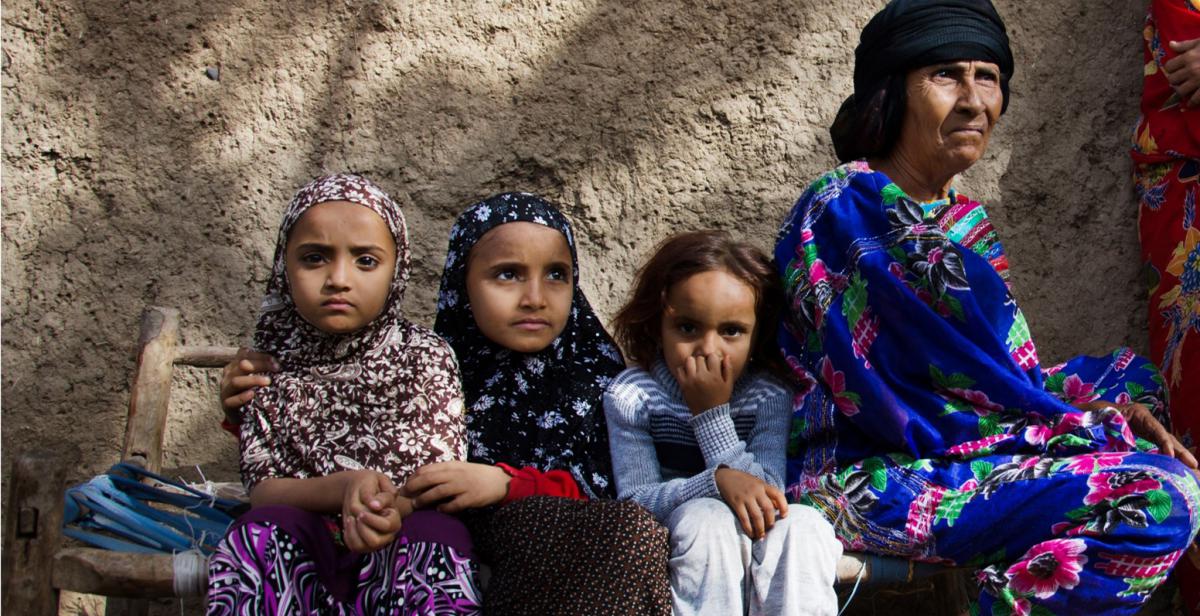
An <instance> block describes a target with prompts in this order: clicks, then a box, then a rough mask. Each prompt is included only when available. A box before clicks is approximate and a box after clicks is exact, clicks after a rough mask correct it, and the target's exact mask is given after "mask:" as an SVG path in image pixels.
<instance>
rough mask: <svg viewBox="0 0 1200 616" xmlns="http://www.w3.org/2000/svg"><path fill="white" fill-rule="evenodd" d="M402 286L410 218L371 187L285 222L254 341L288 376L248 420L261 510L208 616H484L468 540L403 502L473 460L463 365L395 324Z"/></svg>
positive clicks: (251, 470)
mask: <svg viewBox="0 0 1200 616" xmlns="http://www.w3.org/2000/svg"><path fill="white" fill-rule="evenodd" d="M408 273H409V253H408V237H407V232H406V229H405V225H404V217H403V215H402V214H401V212H400V208H399V207H398V206H397V205H396V204H395V203H394V202H393V201H392V200H391V199H390V198H389V197H388V196H387V195H386V194H384V193H383V191H382V190H380V189H379V187H377V186H375V185H374V184H372V183H371V182H369V181H368V180H366V179H364V178H362V177H358V176H353V175H334V176H329V177H324V178H320V179H317V180H314V181H313V182H312V183H310V184H308V185H307V186H305V187H304V188H303V189H301V190H300V192H299V193H297V194H296V197H295V198H294V199H293V200H292V202H291V204H290V205H289V206H288V208H287V211H286V212H285V214H284V217H283V223H282V224H281V225H280V229H279V237H278V244H277V245H276V249H275V260H274V267H273V269H272V272H271V278H270V281H269V282H268V284H267V294H266V297H265V298H264V300H263V305H262V313H261V315H260V316H259V320H258V327H257V329H256V331H255V337H254V342H255V346H256V347H257V349H259V351H261V352H263V353H268V354H270V355H271V356H273V357H274V358H275V359H276V360H277V361H278V363H279V364H280V370H279V372H278V373H277V374H275V375H273V378H271V379H270V380H269V381H268V380H266V379H265V378H263V379H262V380H261V381H256V382H255V384H256V385H258V387H257V389H256V390H255V391H253V392H251V393H250V396H248V397H249V398H251V400H250V402H249V403H248V404H247V405H246V406H245V407H244V408H243V409H242V412H241V417H240V419H241V427H240V437H241V438H240V444H241V471H242V480H243V482H244V483H245V484H246V487H247V488H248V489H249V490H250V499H251V503H252V505H253V507H254V508H253V509H252V510H251V511H250V512H249V513H247V514H246V515H244V516H242V517H241V518H239V519H238V520H237V521H236V522H235V523H234V524H233V526H232V527H231V528H230V529H229V531H228V534H227V536H226V538H225V540H224V541H223V542H222V544H221V546H220V548H219V549H218V550H217V552H216V553H215V554H214V555H213V557H212V560H211V562H210V566H209V592H208V614H210V615H218V614H222V615H223V614H250V613H253V614H268V613H269V614H474V613H478V612H479V607H478V599H477V595H476V590H475V586H474V565H473V564H472V562H471V556H472V555H471V543H470V539H469V537H468V535H467V533H466V529H465V528H464V527H463V526H462V524H461V523H460V522H458V521H457V520H455V519H454V518H451V517H449V516H446V515H443V514H439V513H436V512H430V511H416V512H414V506H413V503H412V501H411V500H410V499H409V498H408V497H406V496H404V495H403V493H402V492H401V491H400V490H399V489H398V488H397V486H399V485H402V484H403V483H404V482H405V481H406V480H407V479H408V477H409V475H411V474H412V471H413V470H414V469H415V468H417V467H418V466H421V465H425V464H428V463H431V462H440V461H448V460H454V459H460V458H461V457H462V456H463V453H464V451H463V450H464V445H465V443H464V441H463V438H462V430H463V404H462V394H461V387H460V383H459V376H458V371H457V368H456V366H455V363H454V356H453V354H452V352H451V351H450V349H449V348H448V347H447V346H446V344H445V342H443V341H442V340H441V339H440V338H438V337H437V336H435V335H433V333H431V332H429V331H428V330H426V329H424V328H421V327H419V326H417V325H414V324H412V323H409V322H408V321H406V320H405V319H404V318H403V315H402V313H401V310H400V305H401V301H402V299H403V296H404V287H405V283H406V282H407V281H408ZM227 374H228V371H227ZM226 385H227V384H226ZM334 520H339V521H338V522H334Z"/></svg>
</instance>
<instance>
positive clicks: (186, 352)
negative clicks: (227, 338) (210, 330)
mask: <svg viewBox="0 0 1200 616" xmlns="http://www.w3.org/2000/svg"><path fill="white" fill-rule="evenodd" d="M237 351H238V348H237V347H231V346H198V345H197V346H193V345H185V346H180V347H178V348H177V349H176V350H175V363H176V364H182V365H185V366H196V367H197V368H221V367H224V366H225V364H228V363H229V362H231V361H233V358H234V356H236V355H237Z"/></svg>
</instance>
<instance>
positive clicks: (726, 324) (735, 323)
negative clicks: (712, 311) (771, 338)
mask: <svg viewBox="0 0 1200 616" xmlns="http://www.w3.org/2000/svg"><path fill="white" fill-rule="evenodd" d="M731 325H732V326H734V327H740V328H742V329H750V328H751V325H750V324H749V323H745V322H742V321H725V322H723V323H721V327H729V326H731Z"/></svg>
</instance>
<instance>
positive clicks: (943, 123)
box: [775, 0, 1200, 614]
mask: <svg viewBox="0 0 1200 616" xmlns="http://www.w3.org/2000/svg"><path fill="white" fill-rule="evenodd" d="M855 60H856V61H855V70H854V96H852V97H851V98H850V99H849V100H847V101H846V103H845V104H844V105H843V106H842V109H841V110H840V111H839V113H838V117H837V119H836V120H835V122H834V125H833V128H832V129H831V132H832V133H833V137H834V143H835V147H836V150H837V154H838V156H839V158H840V159H841V160H842V161H845V164H843V165H842V166H840V167H838V168H836V169H834V170H833V171H831V172H829V173H827V174H825V175H824V176H822V177H820V178H819V179H817V181H816V182H814V183H813V184H812V185H811V186H809V188H808V190H807V191H806V192H805V193H804V195H803V196H801V198H800V200H799V202H798V203H797V204H796V206H795V208H794V209H793V210H792V213H791V215H790V216H789V217H788V219H787V221H786V222H785V223H784V225H783V228H782V229H781V230H780V234H779V241H778V244H777V246H776V251H775V256H776V259H777V262H778V264H779V268H780V273H781V274H782V275H783V277H784V279H785V284H786V289H787V294H788V315H787V317H785V323H784V325H785V327H783V328H781V334H780V346H781V347H782V350H783V352H784V354H785V356H786V358H787V361H788V364H789V365H790V367H791V369H792V370H793V372H794V374H795V376H796V377H797V379H798V380H799V381H801V382H802V383H805V384H807V391H806V392H805V394H806V395H804V396H802V397H799V396H798V397H797V400H798V401H799V402H797V405H796V408H795V425H794V428H793V435H794V442H793V443H792V448H791V450H790V452H789V483H790V491H791V494H792V496H793V497H794V498H798V499H800V500H802V501H804V502H810V503H811V504H813V505H814V506H816V507H818V508H819V509H821V510H823V511H824V512H825V513H826V515H827V516H828V517H829V518H830V519H831V520H833V521H834V525H835V527H836V529H837V532H838V534H839V538H840V539H841V540H842V542H843V543H844V544H845V546H846V547H847V548H849V549H854V550H862V551H868V552H874V553H881V554H892V555H898V556H903V557H910V558H916V559H920V560H926V561H935V562H945V563H952V564H956V565H970V566H976V567H979V568H980V570H979V573H978V575H977V580H978V582H979V585H980V588H981V593H980V603H981V605H980V606H979V607H980V611H979V612H978V613H981V614H1030V613H1035V614H1119V613H1132V612H1134V611H1136V609H1137V606H1138V605H1139V604H1140V603H1142V602H1143V601H1144V599H1145V598H1146V597H1147V596H1148V595H1149V594H1150V593H1151V592H1152V591H1153V590H1154V589H1155V587H1157V586H1158V585H1159V584H1160V583H1161V582H1162V581H1163V580H1164V579H1165V578H1166V575H1167V573H1169V572H1170V570H1171V567H1172V566H1173V565H1174V564H1175V562H1176V561H1177V560H1178V559H1179V557H1180V555H1181V554H1182V553H1183V551H1184V550H1185V549H1186V548H1187V546H1188V545H1189V544H1191V542H1192V541H1193V539H1194V538H1195V535H1196V531H1197V526H1198V525H1200V486H1198V485H1197V480H1196V477H1195V476H1194V475H1193V473H1192V472H1191V470H1190V469H1189V467H1191V468H1195V467H1196V461H1195V459H1194V458H1193V457H1192V455H1191V454H1190V453H1188V452H1187V451H1186V450H1185V449H1184V448H1183V447H1182V445H1180V444H1179V442H1178V441H1176V440H1175V439H1174V438H1173V437H1172V436H1171V435H1170V434H1169V433H1168V432H1167V431H1166V430H1165V429H1164V428H1163V427H1162V425H1161V424H1160V423H1159V422H1158V421H1156V420H1155V418H1154V417H1153V415H1152V413H1151V411H1150V410H1149V409H1159V410H1161V407H1162V403H1161V399H1160V397H1159V396H1160V383H1161V379H1160V377H1159V376H1158V374H1157V371H1156V369H1155V367H1154V366H1153V365H1152V364H1151V363H1150V362H1148V361H1146V360H1144V359H1142V358H1140V357H1138V356H1136V355H1134V354H1133V353H1132V352H1131V351H1129V350H1127V349H1120V350H1117V351H1116V352H1114V353H1113V354H1111V355H1109V356H1105V357H1083V358H1077V359H1075V360H1072V361H1071V362H1068V363H1067V364H1065V365H1062V366H1056V367H1053V368H1049V369H1043V368H1042V367H1041V365H1040V364H1039V361H1038V355H1037V350H1036V349H1035V347H1034V344H1033V341H1032V340H1031V339H1030V335H1029V329H1028V327H1027V326H1026V324H1025V318H1024V316H1023V315H1022V313H1021V310H1020V308H1018V306H1017V303H1016V300H1015V299H1014V297H1013V295H1012V293H1011V291H1010V288H1009V281H1008V262H1007V260H1006V258H1005V255H1004V251H1003V249H1002V248H1001V246H1000V243H999V241H998V239H997V236H996V232H995V230H994V229H993V228H992V225H991V222H990V221H989V220H988V217H987V214H986V213H985V212H984V210H983V208H982V206H980V204H979V203H977V202H975V201H972V200H971V199H970V198H968V197H967V196H966V195H963V194H959V193H958V192H956V191H955V190H954V189H953V188H952V183H953V179H954V177H955V175H957V174H959V173H961V172H962V171H965V170H966V169H967V168H969V167H970V166H971V165H972V164H974V163H975V162H976V161H977V160H979V158H980V157H981V156H982V155H983V153H984V150H985V149H986V147H987V144H988V138H989V136H990V135H991V132H992V129H993V128H994V127H995V126H996V123H997V121H998V120H999V119H1000V116H1001V114H1002V113H1003V112H1004V110H1005V108H1006V106H1007V102H1008V84H1009V80H1010V78H1011V77H1012V74H1013V60H1012V54H1011V51H1010V50H1009V45H1008V37H1007V34H1006V32H1005V28H1004V24H1003V22H1002V21H1001V20H1000V17H999V15H997V13H996V11H995V9H994V8H993V7H992V5H991V3H990V2H988V1H987V0H974V1H972V0H894V1H893V2H891V3H890V4H888V5H887V7H886V8H884V9H883V10H882V11H880V12H879V14H877V15H876V16H875V17H874V18H873V19H872V20H871V21H870V23H868V24H867V27H866V28H865V29H864V30H863V33H862V38H861V42H860V44H859V46H858V49H857V51H856V58H855ZM1139 437H1140V438H1139ZM1144 439H1148V440H1144ZM1155 447H1157V448H1158V449H1157V451H1158V453H1155V452H1154V451H1155V450H1154V448H1155Z"/></svg>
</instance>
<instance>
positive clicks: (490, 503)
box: [405, 193, 671, 615]
mask: <svg viewBox="0 0 1200 616" xmlns="http://www.w3.org/2000/svg"><path fill="white" fill-rule="evenodd" d="M435 330H436V331H437V332H438V333H440V334H441V335H443V336H444V337H445V338H446V339H447V340H448V341H449V342H450V344H451V346H452V347H453V348H454V351H455V353H456V354H457V356H458V360H459V364H460V366H461V368H462V374H463V383H464V390H465V394H466V402H467V408H468V410H467V433H468V441H469V445H468V453H469V460H470V462H469V463H463V462H443V463H437V464H432V465H429V466H426V467H424V468H421V469H419V470H418V471H417V472H416V474H415V475H414V476H413V478H412V479H411V480H409V482H408V484H407V485H406V486H405V487H406V489H407V490H408V491H409V493H411V494H413V495H414V496H415V501H416V505H417V506H418V507H423V506H427V505H436V506H437V507H438V509H440V510H442V511H460V510H464V509H475V510H476V511H473V512H471V513H470V514H468V516H467V517H468V523H469V525H470V527H471V530H472V535H473V537H474V538H475V542H476V545H477V546H478V549H479V555H480V558H481V560H483V561H485V562H489V563H490V564H491V567H492V577H491V580H490V582H489V584H488V589H487V592H486V593H485V609H486V611H487V613H488V614H537V615H547V614H572V615H586V614H646V615H666V614H670V609H671V606H670V594H669V587H668V582H667V567H666V560H667V541H666V532H665V530H664V529H663V528H662V527H661V526H659V525H658V524H657V523H656V522H655V521H654V520H653V518H651V517H650V516H649V515H648V514H647V513H646V512H645V511H644V510H642V509H641V508H640V507H637V506H636V505H634V504H632V503H626V502H619V501H613V500H598V499H603V498H606V497H611V496H612V495H613V494H614V490H613V483H612V470H611V468H612V467H611V459H610V457H609V449H608V431H607V428H606V426H605V421H604V413H603V412H602V407H601V397H602V395H603V392H604V388H605V387H606V386H607V385H608V383H609V382H610V381H611V380H612V377H613V376H615V375H616V374H617V373H618V372H620V371H621V370H622V369H623V368H624V362H623V361H622V359H621V354H620V351H618V349H617V346H616V345H615V344H614V343H613V341H612V339H611V338H609V336H608V334H607V333H606V332H605V331H604V328H603V327H602V326H601V325H600V321H599V319H597V318H596V315H595V314H594V313H593V312H592V308H591V306H590V305H589V304H588V301H587V298H586V297H584V295H583V291H582V290H581V289H580V288H579V265H578V261H577V259H576V254H575V240H574V237H573V236H572V234H571V226H570V224H569V223H568V222H567V220H566V218H564V217H563V215H562V214H561V213H560V212H559V211H558V210H557V209H555V208H554V207H553V206H552V205H550V204H549V203H547V202H545V201H543V200H541V199H540V198H538V197H536V196H534V195H529V194H520V193H509V194H502V195H497V196H495V197H492V198H490V199H487V200H485V201H483V202H480V203H477V204H475V205H473V206H472V207H470V208H469V209H467V210H466V211H465V212H463V213H462V215H461V216H459V218H458V221H457V222H456V223H455V225H454V228H453V229H451V231H450V248H449V252H448V254H447V255H446V268H445V272H444V274H443V276H442V288H441V293H440V295H439V298H438V314H437V322H436V324H435ZM531 497H532V498H531ZM547 497H557V498H547ZM583 499H587V500H583Z"/></svg>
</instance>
